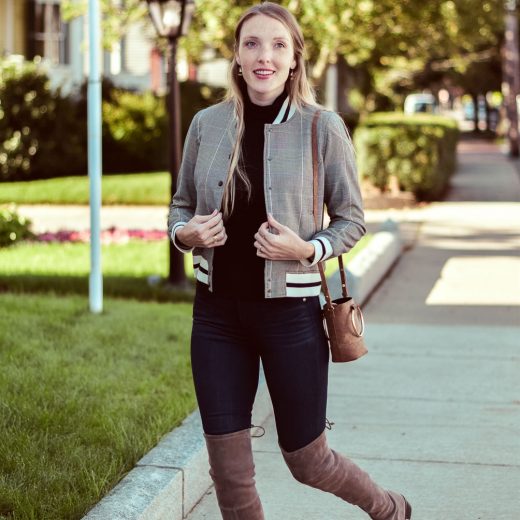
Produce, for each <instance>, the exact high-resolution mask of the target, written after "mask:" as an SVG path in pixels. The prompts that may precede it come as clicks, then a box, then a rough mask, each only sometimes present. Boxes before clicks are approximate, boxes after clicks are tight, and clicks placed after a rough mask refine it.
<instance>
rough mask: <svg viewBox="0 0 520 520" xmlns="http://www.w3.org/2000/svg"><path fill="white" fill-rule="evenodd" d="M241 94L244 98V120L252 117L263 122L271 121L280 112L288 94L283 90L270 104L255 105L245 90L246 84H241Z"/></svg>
mask: <svg viewBox="0 0 520 520" xmlns="http://www.w3.org/2000/svg"><path fill="white" fill-rule="evenodd" d="M242 95H243V99H244V116H245V119H246V120H250V119H254V120H257V121H258V120H260V121H262V122H264V123H272V122H273V121H274V120H275V118H276V116H277V115H278V113H279V112H280V110H281V108H282V105H283V103H284V101H285V100H286V99H287V97H288V94H287V92H286V91H285V89H284V90H283V92H282V93H281V94H280V95H279V96H278V97H277V98H276V99H275V100H274V101H273V102H272V103H271V104H270V105H264V106H260V105H256V104H255V103H253V102H252V101H251V98H250V97H249V94H248V92H247V86H242Z"/></svg>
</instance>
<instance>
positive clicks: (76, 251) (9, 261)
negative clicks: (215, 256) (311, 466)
mask: <svg viewBox="0 0 520 520" xmlns="http://www.w3.org/2000/svg"><path fill="white" fill-rule="evenodd" d="M371 238H372V235H365V236H364V237H363V238H362V239H361V240H360V241H359V242H358V244H357V245H356V247H355V248H354V249H352V250H351V251H349V252H348V253H347V254H345V255H343V259H344V261H345V265H348V262H349V261H350V260H351V259H352V258H353V257H354V256H355V255H356V254H357V253H359V251H361V250H362V249H363V248H364V247H365V246H366V245H367V244H368V242H369V241H370V239H371ZM89 247H90V246H89V244H83V243H70V242H69V243H67V242H65V243H61V244H60V243H31V242H20V243H19V244H15V245H14V246H11V247H8V248H2V249H0V291H2V290H3V291H11V292H47V291H49V290H50V291H53V292H55V293H58V294H83V295H85V294H88V273H89V268H90V256H89V255H90V252H89V251H90V249H89ZM184 259H185V270H186V274H187V276H188V278H189V279H190V280H191V281H192V283H193V264H192V259H191V255H185V257H184ZM102 264H103V288H104V293H105V295H107V296H114V297H123V298H135V299H139V300H155V301H189V300H190V299H191V294H190V293H183V292H179V291H172V290H168V289H167V288H165V287H164V286H163V285H158V286H150V285H149V284H148V281H147V278H148V276H150V275H159V276H161V277H162V278H164V277H166V275H167V266H168V243H167V241H166V240H164V241H158V242H143V241H140V240H130V241H129V242H128V243H126V244H110V245H104V246H103V247H102ZM337 269H338V263H337V261H336V260H335V259H333V260H330V261H328V262H327V263H326V268H325V272H326V274H327V276H330V275H332V274H333V273H334V272H335V271H336V270H337Z"/></svg>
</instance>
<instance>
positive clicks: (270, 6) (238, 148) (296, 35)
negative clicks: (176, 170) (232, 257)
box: [222, 2, 319, 218]
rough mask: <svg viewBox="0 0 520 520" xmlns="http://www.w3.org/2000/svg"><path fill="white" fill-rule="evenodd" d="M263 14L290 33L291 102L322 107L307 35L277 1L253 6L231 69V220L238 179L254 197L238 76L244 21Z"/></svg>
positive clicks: (226, 200)
mask: <svg viewBox="0 0 520 520" xmlns="http://www.w3.org/2000/svg"><path fill="white" fill-rule="evenodd" d="M259 14H263V15H266V16H270V17H271V18H274V19H275V20H278V21H279V22H281V23H282V24H283V25H284V26H285V27H286V28H287V30H288V31H289V34H290V35H291V38H292V43H293V48H294V59H295V61H296V67H295V68H294V69H293V79H292V80H290V79H287V81H286V83H285V89H286V92H287V94H288V96H289V101H290V103H291V104H292V105H294V107H295V108H296V109H297V110H298V111H301V109H302V107H303V106H304V105H313V106H319V105H318V103H317V102H316V95H315V92H314V89H313V88H312V86H311V84H310V83H309V80H308V78H307V73H306V71H305V56H304V53H305V41H304V39H303V33H302V30H301V28H300V26H299V25H298V22H297V21H296V18H295V17H294V16H293V15H292V13H291V12H289V11H288V10H287V9H286V8H285V7H282V6H280V5H278V4H275V3H273V2H262V3H261V4H257V5H254V6H252V7H250V8H249V9H248V10H247V11H246V12H245V13H244V14H243V15H242V17H241V18H240V20H239V21H238V24H237V27H236V29H235V44H234V51H235V52H234V53H233V60H232V62H231V64H230V67H229V87H228V90H227V92H226V96H225V98H224V101H228V102H232V103H233V104H234V108H235V110H234V115H235V120H236V122H237V133H236V140H235V144H234V147H233V152H232V154H231V164H230V166H229V170H228V174H227V178H226V184H225V186H224V197H223V201H222V206H223V213H224V218H227V217H229V215H230V214H231V213H232V212H233V208H234V206H235V194H236V178H237V177H238V178H239V179H240V181H242V182H243V183H244V184H245V186H246V188H247V193H248V196H251V183H250V182H249V179H248V178H247V175H246V172H245V171H244V168H243V162H242V140H243V137H244V130H245V126H244V99H243V93H242V89H241V85H242V84H244V83H245V81H244V79H243V77H242V76H239V74H238V68H239V65H238V63H237V61H236V54H237V52H238V47H239V43H240V32H241V30H242V26H243V25H244V22H246V21H247V20H249V19H250V18H252V17H253V16H256V15H259Z"/></svg>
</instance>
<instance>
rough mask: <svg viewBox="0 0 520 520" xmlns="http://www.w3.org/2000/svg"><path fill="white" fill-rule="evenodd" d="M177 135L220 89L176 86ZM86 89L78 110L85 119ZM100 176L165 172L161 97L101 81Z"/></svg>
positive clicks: (190, 84) (165, 141)
mask: <svg viewBox="0 0 520 520" xmlns="http://www.w3.org/2000/svg"><path fill="white" fill-rule="evenodd" d="M179 88H180V95H181V114H182V116H181V135H182V137H183V138H184V137H185V136H186V134H187V132H188V127H189V124H190V122H191V120H192V119H193V116H194V115H195V113H196V112H197V111H198V110H200V109H202V108H205V107H207V106H209V105H211V104H213V103H216V102H217V101H218V100H219V99H220V98H221V97H222V96H223V93H224V91H223V89H219V88H213V87H209V86H208V85H205V84H203V83H197V82H195V81H186V82H182V83H180V85H179ZM86 92H87V91H86V86H83V88H82V106H83V110H84V113H85V117H86ZM102 92H103V94H102V98H103V172H104V173H120V172H139V171H154V170H164V169H166V168H168V115H167V112H166V103H165V101H166V100H165V98H164V97H163V96H156V95H154V94H152V93H151V92H145V93H137V92H130V91H127V90H123V89H119V88H117V87H115V86H113V84H111V83H110V82H106V81H105V80H104V81H103V87H102Z"/></svg>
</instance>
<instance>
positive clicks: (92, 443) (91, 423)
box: [0, 236, 370, 520]
mask: <svg viewBox="0 0 520 520" xmlns="http://www.w3.org/2000/svg"><path fill="white" fill-rule="evenodd" d="M369 240H370V236H368V237H364V238H363V240H362V241H361V242H360V243H359V245H358V246H356V248H355V249H354V250H353V251H351V252H350V253H349V254H348V255H345V256H346V260H347V261H348V259H349V258H351V257H353V256H354V255H355V254H356V253H357V252H358V251H359V250H360V249H362V248H363V247H364V246H365V245H366V244H367V243H368V241H369ZM167 255H168V244H167V242H166V241H161V242H143V241H138V240H133V241H130V242H129V243H127V244H111V245H106V246H103V269H104V288H105V298H104V312H103V313H102V314H101V315H99V316H94V315H92V314H91V313H90V312H88V305H87V299H86V297H85V296H78V295H70V294H69V293H82V294H84V295H86V294H87V293H88V270H89V246H88V244H82V243H63V244H56V243H28V242H27V243H20V244H17V245H15V246H12V247H8V248H2V249H0V308H2V313H0V439H1V442H0V518H1V519H6V520H7V519H14V520H16V519H18V520H22V519H23V520H25V519H27V520H29V519H30V520H61V519H64V520H65V519H67V520H71V519H76V518H78V519H79V518H81V517H82V516H83V515H84V513H85V512H86V511H87V510H88V509H89V508H90V507H91V506H92V505H93V504H95V503H96V502H97V501H99V499H101V497H103V496H104V495H105V494H106V493H107V492H108V490H110V489H111V488H112V487H113V486H114V485H115V484H116V483H117V482H118V481H119V480H120V479H121V478H122V477H123V476H124V475H125V473H126V472H127V471H129V470H130V469H131V468H132V467H133V466H134V465H135V463H136V461H137V460H138V459H139V458H140V457H141V456H142V455H143V454H144V453H146V452H147V451H148V450H149V449H150V448H151V447H153V446H154V445H155V444H157V442H158V440H159V439H160V437H161V435H163V434H164V433H166V432H168V431H170V430H171V429H172V428H174V427H175V426H176V425H178V424H179V423H180V422H181V421H182V419H183V418H184V417H185V416H186V415H187V414H188V413H189V412H190V411H191V410H193V409H194V407H195V398H194V394H193V388H192V382H191V372H190V364H189V332H190V328H191V305H190V304H189V303H176V304H171V303H169V304H165V305H164V304H163V305H161V304H159V303H155V302H147V303H142V302H138V301H124V300H119V299H118V300H116V299H112V298H110V297H107V296H108V295H110V294H115V295H118V296H125V297H132V298H137V299H154V298H155V299H159V300H161V301H166V300H169V299H170V300H171V299H182V298H184V299H189V298H190V296H189V295H186V294H183V295H182V294H181V295H177V296H176V295H175V293H173V296H172V293H168V294H166V293H165V292H160V290H158V289H153V288H150V287H149V286H148V284H147V282H146V277H147V276H149V275H152V274H158V275H160V276H165V275H166V266H167ZM185 259H186V267H187V271H188V272H189V275H190V276H191V277H192V276H193V272H192V267H191V256H190V255H187V256H186V257H185ZM336 268H337V262H335V261H331V262H328V264H327V273H328V274H331V273H332V272H333V271H334V270H335V269H336ZM6 291H15V292H18V291H20V292H23V293H27V292H38V291H45V292H46V294H45V295H38V294H12V293H8V292H6ZM154 291H155V292H154ZM157 291H159V292H157ZM2 292H4V293H3V294H2ZM64 294H69V295H67V296H64Z"/></svg>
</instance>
